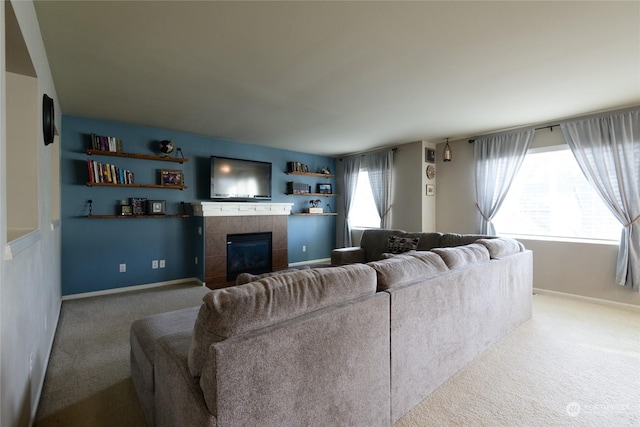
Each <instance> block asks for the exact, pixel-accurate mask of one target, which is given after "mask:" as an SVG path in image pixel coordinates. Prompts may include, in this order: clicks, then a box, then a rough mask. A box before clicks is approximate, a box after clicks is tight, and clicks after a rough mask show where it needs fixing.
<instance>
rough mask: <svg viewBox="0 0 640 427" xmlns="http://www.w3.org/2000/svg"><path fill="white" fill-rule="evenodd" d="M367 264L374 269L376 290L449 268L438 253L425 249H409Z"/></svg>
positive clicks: (395, 285) (412, 280)
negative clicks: (376, 282) (376, 280)
mask: <svg viewBox="0 0 640 427" xmlns="http://www.w3.org/2000/svg"><path fill="white" fill-rule="evenodd" d="M367 265H368V266H370V267H372V268H373V269H374V270H375V271H376V276H377V279H378V291H384V290H387V289H390V288H392V287H397V286H402V285H404V284H407V283H411V282H414V281H416V280H418V279H423V278H425V277H429V276H433V275H436V274H439V273H443V272H445V271H448V270H449V268H448V267H447V265H446V264H445V262H444V261H443V260H442V258H441V257H440V256H439V255H438V254H436V253H433V252H426V251H411V252H407V253H404V254H399V255H395V256H392V257H389V258H385V259H381V260H379V261H372V262H370V263H367Z"/></svg>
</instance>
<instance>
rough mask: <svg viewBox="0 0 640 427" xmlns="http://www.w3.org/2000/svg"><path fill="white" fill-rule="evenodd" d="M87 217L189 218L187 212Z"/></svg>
mask: <svg viewBox="0 0 640 427" xmlns="http://www.w3.org/2000/svg"><path fill="white" fill-rule="evenodd" d="M87 218H89V219H111V218H189V215H187V214H174V215H87Z"/></svg>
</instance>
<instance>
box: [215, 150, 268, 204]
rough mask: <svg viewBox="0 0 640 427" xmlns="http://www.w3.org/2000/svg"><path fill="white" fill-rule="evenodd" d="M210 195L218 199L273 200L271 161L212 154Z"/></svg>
mask: <svg viewBox="0 0 640 427" xmlns="http://www.w3.org/2000/svg"><path fill="white" fill-rule="evenodd" d="M210 196H211V198H212V199H216V200H229V201H252V200H253V201H258V200H271V163H269V162H260V161H257V160H243V159H233V158H229V157H218V156H211V186H210Z"/></svg>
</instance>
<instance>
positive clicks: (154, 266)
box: [151, 259, 158, 270]
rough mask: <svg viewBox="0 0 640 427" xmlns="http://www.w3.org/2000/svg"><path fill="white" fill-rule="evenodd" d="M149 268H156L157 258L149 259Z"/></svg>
mask: <svg viewBox="0 0 640 427" xmlns="http://www.w3.org/2000/svg"><path fill="white" fill-rule="evenodd" d="M151 268H153V269H154V270H155V269H156V268H158V260H157V259H154V260H153V261H151Z"/></svg>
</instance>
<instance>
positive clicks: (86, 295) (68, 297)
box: [62, 277, 204, 301]
mask: <svg viewBox="0 0 640 427" xmlns="http://www.w3.org/2000/svg"><path fill="white" fill-rule="evenodd" d="M184 282H196V283H199V284H200V286H204V283H203V282H202V280H200V279H198V278H197V277H187V278H185V279H176V280H167V281H166V282H156V283H148V284H146V285H137V286H127V287H124V288H115V289H105V290H104V291H95V292H84V293H81V294H73V295H65V296H63V297H62V301H67V300H72V299H80V298H89V297H96V296H100V295H109V294H119V293H121V292H130V291H139V290H142V289H150V288H158V287H160V286H167V285H177V284H179V283H184Z"/></svg>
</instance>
